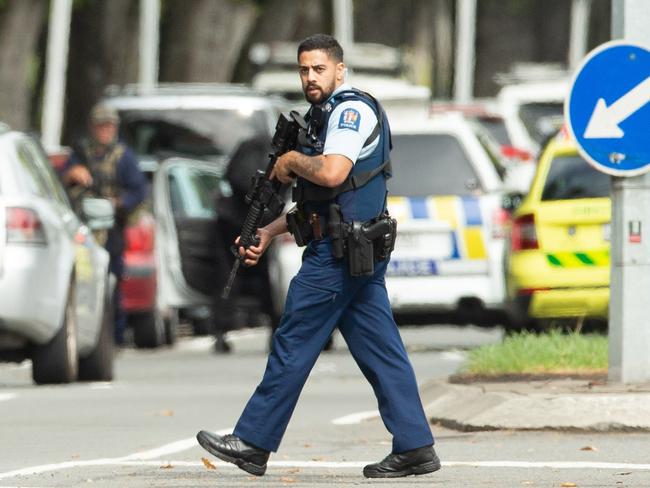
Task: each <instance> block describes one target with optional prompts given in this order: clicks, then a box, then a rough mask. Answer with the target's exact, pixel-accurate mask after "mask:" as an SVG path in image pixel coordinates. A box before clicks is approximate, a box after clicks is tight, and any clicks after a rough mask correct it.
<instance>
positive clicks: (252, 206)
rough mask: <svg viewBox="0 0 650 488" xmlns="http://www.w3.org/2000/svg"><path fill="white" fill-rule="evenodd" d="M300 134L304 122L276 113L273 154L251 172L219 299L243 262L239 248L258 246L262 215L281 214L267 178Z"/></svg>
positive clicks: (281, 202) (281, 203)
mask: <svg viewBox="0 0 650 488" xmlns="http://www.w3.org/2000/svg"><path fill="white" fill-rule="evenodd" d="M301 132H302V134H303V136H306V134H307V123H306V122H305V119H303V118H302V116H301V115H300V114H298V112H296V111H295V110H292V111H291V112H289V113H286V112H283V113H282V114H280V117H279V118H278V123H277V124H276V126H275V134H274V135H273V140H272V141H271V145H272V146H273V152H272V153H271V154H269V163H268V165H267V166H266V170H261V169H259V170H257V171H256V172H255V175H254V176H253V178H252V182H251V186H250V189H249V190H248V193H247V194H246V199H245V201H246V204H247V205H249V208H248V213H247V214H246V218H245V219H244V224H243V225H242V230H241V233H240V234H239V244H237V245H233V246H232V247H231V248H230V250H231V251H232V253H233V254H234V255H235V257H236V258H237V259H236V260H235V262H234V264H233V266H232V270H231V271H230V276H229V277H228V281H227V283H226V286H224V288H223V292H222V294H221V297H222V298H223V299H226V298H228V296H229V295H230V289H231V288H232V284H233V282H234V281H235V277H236V276H237V271H238V270H239V265H240V264H241V263H242V262H243V261H244V257H243V256H240V255H239V248H240V247H243V248H244V249H248V248H249V247H251V246H256V245H258V244H259V241H260V240H259V237H257V229H258V227H259V226H260V225H261V223H262V218H263V217H264V215H265V213H267V214H268V216H269V217H270V218H271V219H275V218H277V217H278V216H279V215H280V214H281V213H282V209H283V208H284V199H283V198H282V195H280V191H279V190H280V187H281V186H282V183H280V182H279V181H278V180H277V179H274V180H269V177H270V176H271V172H272V171H273V167H274V166H275V162H276V161H277V160H278V158H279V157H280V156H282V155H283V154H284V153H286V152H289V151H291V150H292V149H295V148H296V145H297V141H298V136H299V134H300V133H301Z"/></svg>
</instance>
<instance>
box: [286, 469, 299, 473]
mask: <svg viewBox="0 0 650 488" xmlns="http://www.w3.org/2000/svg"><path fill="white" fill-rule="evenodd" d="M296 473H300V468H293V469H288V470H287V474H296Z"/></svg>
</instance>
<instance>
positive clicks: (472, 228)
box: [388, 196, 487, 260]
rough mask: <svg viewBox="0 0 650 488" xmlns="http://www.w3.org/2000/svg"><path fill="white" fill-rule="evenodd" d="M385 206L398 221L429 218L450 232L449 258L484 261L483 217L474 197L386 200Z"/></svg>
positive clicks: (399, 198) (485, 251) (398, 198)
mask: <svg viewBox="0 0 650 488" xmlns="http://www.w3.org/2000/svg"><path fill="white" fill-rule="evenodd" d="M388 207H389V210H390V213H391V215H393V216H394V217H395V218H396V219H397V221H398V222H399V221H406V220H411V219H432V220H438V221H441V222H446V223H448V224H449V226H450V227H451V229H452V254H451V255H450V256H449V258H448V259H474V260H485V259H487V250H486V246H485V237H484V235H483V232H484V231H483V215H482V212H481V203H480V200H479V199H478V198H476V197H457V196H437V197H392V196H391V197H389V198H388Z"/></svg>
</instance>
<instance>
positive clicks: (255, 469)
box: [196, 432, 266, 476]
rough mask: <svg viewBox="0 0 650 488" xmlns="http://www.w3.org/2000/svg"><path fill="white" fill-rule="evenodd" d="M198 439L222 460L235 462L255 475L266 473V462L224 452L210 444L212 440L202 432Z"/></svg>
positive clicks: (197, 436)
mask: <svg viewBox="0 0 650 488" xmlns="http://www.w3.org/2000/svg"><path fill="white" fill-rule="evenodd" d="M196 440H197V441H199V444H200V445H201V447H202V448H203V449H205V450H206V451H208V452H209V453H210V454H212V455H214V456H216V457H218V458H219V459H221V460H222V461H226V462H227V463H231V464H234V465H235V466H237V467H238V468H239V469H243V470H244V471H246V472H247V473H250V474H252V475H255V476H262V475H263V474H264V473H266V464H264V465H262V466H260V465H259V464H255V463H251V462H249V461H245V460H243V459H241V458H235V457H232V456H228V455H227V454H224V453H222V452H221V451H219V450H217V449H215V448H214V446H212V444H210V442H209V441H208V440H207V439H204V438H203V436H202V435H201V433H200V432H199V433H198V434H197V435H196Z"/></svg>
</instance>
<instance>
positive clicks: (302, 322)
mask: <svg viewBox="0 0 650 488" xmlns="http://www.w3.org/2000/svg"><path fill="white" fill-rule="evenodd" d="M298 63H299V70H300V79H301V81H302V87H303V91H304V93H305V97H306V99H307V101H308V102H310V103H311V105H312V107H311V109H310V111H309V113H308V114H307V117H306V118H307V119H308V120H309V125H310V129H311V130H312V132H313V133H314V135H315V138H316V139H317V140H315V141H313V142H312V143H309V144H307V143H306V144H305V145H304V146H303V147H301V148H300V151H290V152H288V153H287V154H285V155H283V156H282V157H280V158H279V159H278V161H277V163H276V166H275V169H274V171H273V174H272V178H277V179H278V180H279V181H281V182H283V183H286V182H289V181H292V180H293V179H294V178H297V186H296V188H297V191H296V198H295V200H297V208H298V211H299V212H301V213H302V214H303V218H304V219H306V220H307V222H310V223H311V231H312V233H311V236H310V239H311V241H310V242H309V244H308V245H307V248H306V249H305V252H304V254H303V262H302V266H301V268H300V271H299V272H298V274H297V275H296V277H295V278H294V279H293V280H292V282H291V285H290V288H289V292H288V296H287V301H286V306H285V311H284V315H283V317H282V321H281V323H280V326H279V328H278V330H277V331H276V333H275V336H274V340H273V347H272V350H271V353H270V355H269V359H268V363H267V366H266V371H265V373H264V377H263V379H262V382H261V383H260V384H259V386H258V387H257V389H256V390H255V393H254V394H253V396H252V397H251V399H250V400H249V402H248V404H247V405H246V408H245V409H244V412H243V413H242V415H241V417H240V419H239V421H238V422H237V425H236V427H235V430H234V432H233V434H229V435H225V436H219V435H215V434H213V433H210V432H206V431H201V432H199V433H198V435H197V439H198V441H199V443H200V444H201V446H203V447H204V448H205V449H206V450H208V451H209V452H210V453H212V454H214V455H215V456H217V457H218V458H220V459H222V460H225V461H228V462H231V463H234V464H236V465H237V466H238V467H240V468H241V469H243V470H245V471H247V472H249V473H252V474H254V475H263V474H264V472H265V471H266V465H267V460H268V458H269V453H270V452H271V451H276V450H277V449H278V446H279V444H280V441H281V439H282V436H283V434H284V432H285V429H286V427H287V424H288V423H289V418H290V416H291V413H292V412H293V410H294V407H295V405H296V402H297V400H298V396H299V395H300V391H301V390H302V387H303V385H304V383H305V381H306V379H307V377H308V376H309V372H310V371H311V369H312V367H313V365H314V363H315V362H316V359H317V358H318V355H319V353H320V352H321V350H322V349H323V346H324V345H325V343H326V342H327V339H328V338H329V337H330V335H331V333H332V331H333V330H334V329H335V328H336V327H338V329H339V330H340V332H341V334H342V335H343V338H344V339H345V341H346V342H347V345H348V347H349V349H350V352H351V353H352V356H353V357H354V359H355V360H356V362H357V364H358V365H359V367H360V368H361V371H362V372H363V374H364V375H365V377H366V378H367V380H368V381H369V382H370V383H371V385H372V387H373V389H374V392H375V395H376V397H377V400H378V403H379V411H380V413H381V416H382V419H383V421H384V424H385V425H386V427H387V429H388V430H389V431H390V432H391V434H392V435H393V447H392V452H391V453H390V454H389V455H388V456H387V457H386V458H385V459H384V460H382V461H381V462H378V463H375V464H370V465H368V466H366V467H365V468H364V470H363V474H364V476H366V477H369V478H388V477H391V478H392V477H400V476H408V475H411V474H425V473H430V472H433V471H436V470H438V469H439V468H440V461H439V460H438V457H437V456H436V453H435V451H434V449H433V437H432V435H431V431H430V428H429V425H428V422H427V419H426V417H425V415H424V411H423V409H422V403H421V400H420V397H419V394H418V390H417V384H416V380H415V375H414V372H413V368H412V367H411V364H410V362H409V360H408V357H407V355H406V351H405V348H404V345H403V343H402V340H401V338H400V335H399V332H398V330H397V326H396V325H395V322H394V320H393V316H392V313H391V309H390V304H389V301H388V296H387V293H386V287H385V281H384V275H385V272H386V266H387V259H383V260H378V261H376V262H374V263H373V264H374V267H372V269H371V270H368V269H367V267H362V268H364V269H363V270H362V272H358V271H359V270H358V269H356V268H355V266H353V263H355V262H356V261H357V260H358V256H357V254H359V253H357V251H358V249H357V248H356V247H355V246H356V245H355V244H354V242H353V241H354V240H355V239H348V241H347V242H348V245H347V246H346V247H345V249H346V251H345V252H346V253H347V255H345V256H344V257H342V258H340V257H335V255H340V248H339V249H338V251H337V247H338V246H337V244H336V243H337V241H338V239H339V236H338V235H336V234H338V233H335V230H336V229H337V227H336V226H333V225H332V223H333V222H337V221H338V220H339V218H341V220H342V221H343V223H344V224H345V225H344V226H343V228H345V229H347V230H348V232H353V234H352V235H354V236H356V237H359V239H357V240H359V241H362V240H363V239H362V234H357V233H355V232H356V231H355V230H354V229H356V230H359V229H360V228H363V225H361V224H365V225H367V226H368V225H371V224H373V223H376V222H378V221H379V220H378V219H382V218H384V216H385V205H386V195H387V191H386V178H387V177H388V176H389V175H390V166H389V164H388V161H389V152H390V129H389V127H388V120H387V119H386V117H385V114H384V112H383V110H382V109H381V107H380V106H379V105H378V104H377V102H376V101H375V100H374V99H373V98H372V97H370V96H369V95H367V94H365V93H363V92H360V91H358V90H354V89H352V88H351V87H350V86H348V85H347V84H345V83H344V75H345V65H344V64H343V51H342V49H341V46H340V45H339V43H338V42H337V41H336V39H334V38H333V37H331V36H328V35H323V34H317V35H314V36H311V37H308V38H307V39H305V40H303V41H302V42H301V43H300V45H299V47H298ZM292 212H293V211H292ZM292 212H290V213H292ZM335 214H337V215H335ZM298 220H300V219H298ZM339 229H340V228H339ZM350 229H352V230H350ZM287 230H288V227H287V220H285V218H283V217H281V218H279V219H277V220H275V221H274V222H272V223H270V224H269V225H266V226H265V227H262V228H260V229H258V232H257V235H258V236H259V238H260V244H259V245H258V246H253V247H250V248H248V249H245V250H244V249H243V248H240V253H242V255H243V256H245V259H246V261H245V262H246V264H249V265H254V264H256V263H257V261H258V259H259V257H260V256H261V255H262V253H263V252H264V251H265V250H266V248H267V247H268V245H269V243H270V242H271V240H272V239H273V238H274V237H275V236H277V235H279V234H282V233H284V232H287ZM294 231H295V229H294ZM296 240H297V241H298V239H296ZM373 244H376V245H377V246H381V242H378V243H373ZM373 249H374V250H373V251H372V253H374V252H376V249H375V248H373ZM372 253H371V254H372ZM360 255H361V257H363V255H364V253H363V252H362V253H360ZM362 261H363V260H362ZM368 271H369V272H368Z"/></svg>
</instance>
